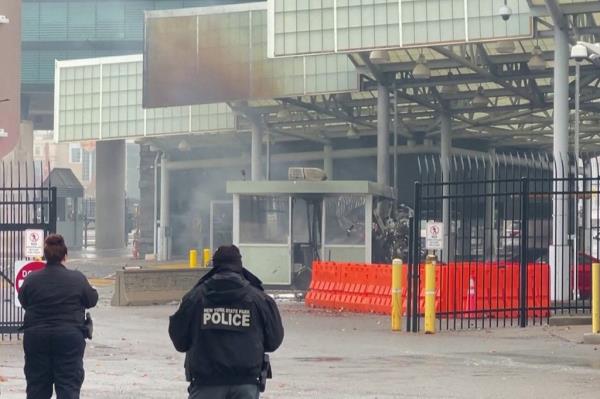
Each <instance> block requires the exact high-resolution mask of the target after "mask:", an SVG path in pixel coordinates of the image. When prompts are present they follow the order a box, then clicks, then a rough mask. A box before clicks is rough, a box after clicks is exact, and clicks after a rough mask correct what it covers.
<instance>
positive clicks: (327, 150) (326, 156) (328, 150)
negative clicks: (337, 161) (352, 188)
mask: <svg viewBox="0 0 600 399" xmlns="http://www.w3.org/2000/svg"><path fill="white" fill-rule="evenodd" d="M332 152H333V148H332V147H331V144H325V145H324V146H323V170H324V171H325V174H326V175H327V180H333V155H332Z"/></svg>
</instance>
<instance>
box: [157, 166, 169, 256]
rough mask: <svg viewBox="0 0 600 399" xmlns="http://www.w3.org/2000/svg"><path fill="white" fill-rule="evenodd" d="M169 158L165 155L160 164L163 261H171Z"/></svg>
mask: <svg viewBox="0 0 600 399" xmlns="http://www.w3.org/2000/svg"><path fill="white" fill-rule="evenodd" d="M167 162H168V159H167V156H166V154H163V156H162V158H161V163H160V228H159V243H158V259H159V260H161V261H165V260H169V257H170V250H171V245H170V243H171V232H170V223H171V222H170V212H169V210H170V207H171V205H170V195H169V187H170V179H169V169H168V167H167Z"/></svg>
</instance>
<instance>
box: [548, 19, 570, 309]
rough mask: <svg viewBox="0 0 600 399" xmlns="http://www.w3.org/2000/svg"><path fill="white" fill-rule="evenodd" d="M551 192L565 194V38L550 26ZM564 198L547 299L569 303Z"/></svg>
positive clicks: (556, 209) (557, 211)
mask: <svg viewBox="0 0 600 399" xmlns="http://www.w3.org/2000/svg"><path fill="white" fill-rule="evenodd" d="M554 45H555V49H554V178H555V179H557V180H555V183H554V190H555V191H556V192H557V193H560V192H565V191H566V189H567V188H568V183H567V182H566V181H564V180H560V179H565V178H567V177H568V176H569V56H570V54H569V37H568V34H567V32H565V31H562V30H561V29H560V28H559V27H558V26H557V25H555V26H554ZM568 200H569V199H568V196H567V195H565V194H555V195H554V199H553V240H552V243H553V245H552V246H551V247H550V297H551V300H553V301H558V302H560V301H565V300H568V299H569V291H570V289H569V204H568Z"/></svg>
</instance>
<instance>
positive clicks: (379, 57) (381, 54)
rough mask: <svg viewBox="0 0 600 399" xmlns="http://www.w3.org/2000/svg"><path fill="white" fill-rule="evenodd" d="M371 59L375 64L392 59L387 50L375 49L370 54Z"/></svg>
mask: <svg viewBox="0 0 600 399" xmlns="http://www.w3.org/2000/svg"><path fill="white" fill-rule="evenodd" d="M369 60H370V61H371V62H372V63H373V64H384V63H386V62H389V61H390V56H389V54H388V52H387V51H385V50H373V51H371V54H369Z"/></svg>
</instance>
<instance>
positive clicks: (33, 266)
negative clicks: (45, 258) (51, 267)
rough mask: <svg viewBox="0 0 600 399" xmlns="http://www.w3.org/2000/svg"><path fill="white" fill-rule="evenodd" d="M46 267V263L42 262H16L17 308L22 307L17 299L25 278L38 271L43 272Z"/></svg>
mask: <svg viewBox="0 0 600 399" xmlns="http://www.w3.org/2000/svg"><path fill="white" fill-rule="evenodd" d="M44 267H46V263H45V262H40V261H33V262H31V261H27V260H18V261H16V262H15V304H16V305H17V306H19V307H20V306H21V304H20V303H19V300H18V299H17V295H18V294H19V291H20V290H21V287H22V286H23V282H24V281H25V277H27V276H28V275H29V273H31V272H35V271H36V270H41V269H43V268H44Z"/></svg>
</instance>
